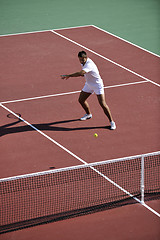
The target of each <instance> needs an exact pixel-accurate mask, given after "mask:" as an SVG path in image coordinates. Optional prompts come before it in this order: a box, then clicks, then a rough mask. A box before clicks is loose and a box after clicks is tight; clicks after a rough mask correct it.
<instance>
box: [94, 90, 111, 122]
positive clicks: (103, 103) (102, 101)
mask: <svg viewBox="0 0 160 240" xmlns="http://www.w3.org/2000/svg"><path fill="white" fill-rule="evenodd" d="M97 98H98V102H99V104H100V106H101V107H102V109H103V111H104V113H105V115H106V116H107V117H108V119H109V121H110V122H112V121H113V118H112V115H111V111H110V109H109V107H108V105H107V104H106V100H105V95H104V94H100V95H97Z"/></svg>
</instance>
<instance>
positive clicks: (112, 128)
mask: <svg viewBox="0 0 160 240" xmlns="http://www.w3.org/2000/svg"><path fill="white" fill-rule="evenodd" d="M115 129H116V124H115V122H114V121H111V130H115Z"/></svg>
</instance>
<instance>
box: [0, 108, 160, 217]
mask: <svg viewBox="0 0 160 240" xmlns="http://www.w3.org/2000/svg"><path fill="white" fill-rule="evenodd" d="M0 106H1V107H2V108H4V109H5V110H6V111H8V112H10V113H11V114H13V115H14V116H15V117H17V118H19V119H20V120H21V121H23V122H24V123H25V124H26V125H28V126H30V127H31V128H33V129H34V130H35V131H37V132H38V133H40V134H41V135H42V136H44V137H46V138H47V139H48V140H50V141H51V142H53V143H54V144H56V145H57V146H58V147H60V148H61V149H63V150H64V151H66V152H67V153H69V154H70V155H71V156H73V157H75V158H76V159H77V160H79V161H80V162H81V163H83V164H84V165H88V163H87V162H86V161H84V160H83V159H81V158H80V157H78V156H77V155H75V154H74V153H72V152H71V151H70V150H68V149H67V148H65V147H64V146H62V145H61V144H59V143H58V142H57V141H55V140H54V139H52V138H51V137H49V136H48V135H47V134H45V133H43V132H42V131H41V130H39V129H38V128H36V127H35V126H34V125H32V124H30V123H29V122H27V121H26V120H24V119H23V118H22V117H19V116H18V115H17V114H16V113H14V112H13V111H12V110H10V109H9V108H7V107H5V106H3V105H2V104H0ZM90 168H91V169H92V170H93V171H95V172H96V173H97V174H99V175H100V176H102V177H103V178H105V179H106V180H107V181H109V182H110V183H112V184H113V185H114V186H116V187H117V188H119V189H120V190H121V191H123V192H125V193H126V194H127V195H129V196H130V197H132V198H133V199H134V200H135V201H137V202H138V203H140V204H141V205H142V206H144V207H145V208H146V209H148V210H149V211H151V212H152V213H154V214H155V215H157V216H158V217H160V214H159V213H158V212H156V211H155V210H154V209H152V208H151V207H149V206H148V205H146V204H145V203H142V202H141V201H140V200H139V199H138V198H136V197H134V195H133V194H131V193H130V192H128V191H126V190H125V189H124V188H122V187H121V186H120V185H118V184H117V183H116V182H114V181H112V180H111V179H110V178H108V177H107V176H105V175H104V174H103V173H101V172H99V171H98V170H97V169H96V168H94V167H92V166H91V167H90Z"/></svg>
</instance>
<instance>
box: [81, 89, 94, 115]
mask: <svg viewBox="0 0 160 240" xmlns="http://www.w3.org/2000/svg"><path fill="white" fill-rule="evenodd" d="M90 95H91V93H88V92H84V91H83V90H82V91H81V93H80V95H79V99H78V101H79V103H80V104H81V106H82V107H83V109H84V110H85V112H86V114H91V111H90V107H89V104H88V102H87V101H86V100H87V98H88V97H89V96H90Z"/></svg>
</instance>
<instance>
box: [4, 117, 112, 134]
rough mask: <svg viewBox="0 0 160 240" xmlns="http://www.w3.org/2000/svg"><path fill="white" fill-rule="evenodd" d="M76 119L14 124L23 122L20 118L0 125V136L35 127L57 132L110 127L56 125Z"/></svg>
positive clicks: (106, 127)
mask: <svg viewBox="0 0 160 240" xmlns="http://www.w3.org/2000/svg"><path fill="white" fill-rule="evenodd" d="M76 121H80V119H71V120H64V121H57V122H51V123H41V124H33V125H24V126H15V125H17V124H19V123H21V122H23V121H21V120H17V121H15V122H13V123H10V124H6V125H3V126H0V136H4V135H7V134H12V133H21V132H31V131H36V129H37V130H41V131H59V132H60V131H62V132H69V131H80V130H90V129H110V126H95V127H64V126H57V125H59V124H65V123H71V122H76Z"/></svg>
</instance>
